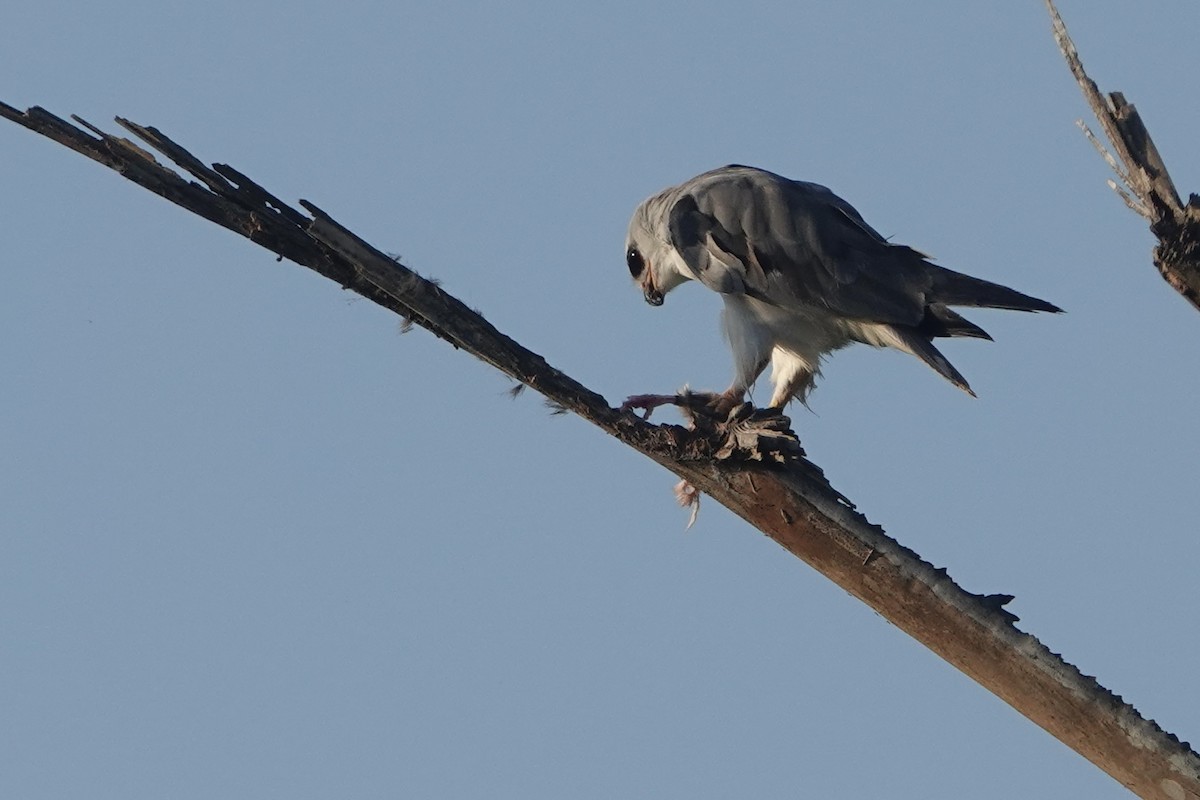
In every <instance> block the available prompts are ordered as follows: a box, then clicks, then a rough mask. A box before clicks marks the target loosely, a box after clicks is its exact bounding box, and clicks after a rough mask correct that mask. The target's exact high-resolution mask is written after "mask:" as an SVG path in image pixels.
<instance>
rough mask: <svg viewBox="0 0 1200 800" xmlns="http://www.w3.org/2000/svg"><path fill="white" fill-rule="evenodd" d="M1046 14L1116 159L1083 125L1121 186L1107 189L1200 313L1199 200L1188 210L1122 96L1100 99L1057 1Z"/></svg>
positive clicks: (1171, 280)
mask: <svg viewBox="0 0 1200 800" xmlns="http://www.w3.org/2000/svg"><path fill="white" fill-rule="evenodd" d="M1046 8H1047V10H1048V11H1049V12H1050V20H1051V22H1052V24H1053V26H1054V39H1055V41H1057V42H1058V48H1059V49H1060V50H1061V51H1062V54H1063V57H1064V58H1066V60H1067V66H1068V67H1070V68H1071V74H1072V75H1074V76H1075V81H1076V82H1077V83H1078V84H1079V88H1080V89H1081V90H1083V97H1084V99H1085V100H1087V104H1088V105H1089V106H1090V107H1091V109H1092V113H1094V114H1095V115H1096V119H1097V120H1098V121H1099V123H1100V129H1101V130H1102V131H1104V136H1105V138H1107V139H1108V141H1109V144H1110V146H1111V148H1112V151H1113V152H1114V153H1115V154H1116V155H1115V157H1114V155H1113V153H1110V152H1109V150H1108V149H1107V148H1106V147H1105V146H1104V144H1103V143H1102V142H1101V141H1100V140H1099V139H1097V138H1096V136H1095V135H1094V134H1093V133H1092V132H1091V130H1089V129H1088V127H1087V125H1085V124H1084V122H1083V121H1082V120H1080V121H1079V126H1080V127H1081V128H1083V132H1084V134H1085V135H1086V136H1087V137H1088V140H1089V141H1090V142H1091V143H1092V144H1093V145H1094V146H1095V147H1096V149H1097V150H1098V151H1099V152H1100V155H1101V156H1102V157H1103V158H1104V160H1105V161H1107V162H1108V165H1109V166H1110V167H1112V170H1113V172H1115V173H1116V175H1117V178H1118V179H1119V181H1120V183H1118V182H1117V181H1113V180H1109V182H1108V185H1109V186H1110V187H1112V189H1113V191H1115V192H1116V193H1117V194H1118V195H1120V197H1121V199H1122V200H1123V201H1124V202H1125V205H1127V206H1129V207H1130V208H1131V209H1133V210H1134V211H1135V212H1136V213H1138V214H1140V215H1141V216H1143V217H1145V218H1146V219H1147V220H1148V221H1149V222H1150V231H1151V232H1152V233H1153V234H1154V236H1155V237H1156V238H1157V239H1158V245H1157V246H1156V247H1155V248H1154V266H1156V267H1157V268H1158V271H1159V272H1160V273H1161V274H1162V276H1163V278H1164V279H1165V280H1166V281H1167V283H1169V284H1171V286H1172V287H1174V289H1175V291H1177V292H1179V293H1180V294H1181V295H1183V296H1184V297H1186V298H1187V300H1188V302H1190V303H1191V304H1192V305H1193V306H1195V307H1196V309H1197V310H1200V196H1197V195H1195V194H1193V195H1191V196H1190V197H1189V198H1188V202H1187V205H1186V206H1185V205H1184V204H1183V201H1182V200H1180V198H1179V193H1178V192H1177V191H1176V190H1175V183H1174V182H1173V181H1172V180H1171V176H1170V174H1169V173H1168V172H1167V167H1166V164H1164V163H1163V160H1162V157H1161V156H1160V155H1159V154H1158V148H1156V147H1155V146H1154V140H1153V139H1151V138H1150V132H1149V131H1148V130H1146V126H1145V124H1143V122H1142V118H1141V116H1140V115H1139V114H1138V112H1137V109H1135V108H1134V107H1133V104H1132V103H1130V102H1128V101H1127V100H1126V99H1125V95H1123V94H1121V93H1120V92H1111V93H1109V95H1108V96H1107V97H1105V96H1104V95H1102V94H1101V93H1100V89H1099V88H1098V87H1097V86H1096V82H1095V81H1093V80H1092V79H1091V78H1089V77H1088V74H1087V73H1086V72H1084V70H1083V62H1082V61H1080V59H1079V51H1077V50H1076V49H1075V43H1074V42H1072V41H1071V37H1070V35H1068V33H1067V26H1066V25H1065V24H1064V23H1063V21H1062V17H1061V16H1059V14H1058V9H1057V8H1055V7H1054V2H1053V0H1046Z"/></svg>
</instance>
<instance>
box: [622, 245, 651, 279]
mask: <svg viewBox="0 0 1200 800" xmlns="http://www.w3.org/2000/svg"><path fill="white" fill-rule="evenodd" d="M625 263H626V264H628V265H629V274H630V275H632V276H633V277H635V278H636V277H638V276H639V275H641V274H642V272H643V271H644V270H645V269H646V261H645V259H643V258H642V254H641V253H639V252H638V249H637V248H636V247H631V248H629V250H628V251H627V252H626V253H625Z"/></svg>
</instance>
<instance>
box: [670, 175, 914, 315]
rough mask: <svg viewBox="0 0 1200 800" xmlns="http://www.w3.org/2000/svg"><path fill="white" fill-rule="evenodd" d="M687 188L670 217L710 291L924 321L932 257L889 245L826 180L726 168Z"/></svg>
mask: <svg viewBox="0 0 1200 800" xmlns="http://www.w3.org/2000/svg"><path fill="white" fill-rule="evenodd" d="M679 188H680V190H681V191H680V198H679V200H678V201H677V202H676V203H675V204H674V206H673V207H672V209H671V211H670V216H669V220H668V227H669V233H670V236H671V241H672V244H673V246H674V247H675V249H676V250H677V251H678V252H679V253H680V255H681V256H682V257H683V259H684V261H685V262H686V263H687V265H688V266H689V268H691V269H692V271H693V272H694V273H695V274H696V276H697V277H698V278H699V279H700V280H701V282H703V283H704V284H706V285H707V286H709V287H710V288H712V289H714V290H716V291H718V292H724V293H745V294H750V295H752V296H756V297H759V298H761V299H764V300H767V301H768V302H771V303H774V304H776V305H780V306H783V307H794V306H801V305H807V306H819V307H823V308H826V309H828V310H830V311H833V312H834V313H836V314H839V315H841V316H845V317H848V318H852V319H859V320H869V321H872V322H882V323H894V324H902V325H916V324H918V323H919V322H920V321H921V319H922V317H923V315H924V308H925V304H926V300H925V293H926V291H927V290H928V288H929V285H930V283H931V280H930V278H929V277H928V275H927V274H926V273H925V271H924V269H923V266H922V265H924V264H927V263H928V262H925V261H924V257H923V256H922V255H921V254H920V253H918V252H917V251H915V250H912V249H911V248H908V247H903V246H897V245H891V244H888V242H887V241H886V240H884V238H883V237H882V236H880V235H879V234H878V233H877V232H876V231H875V230H874V229H872V228H871V227H870V226H869V225H867V223H866V222H864V221H863V219H862V217H861V216H860V215H859V214H858V212H857V211H856V210H855V209H854V208H853V207H852V206H851V205H850V204H848V203H846V202H845V201H844V200H842V199H841V198H839V197H838V196H837V195H835V194H834V193H833V192H831V191H829V190H828V189H826V188H825V187H824V186H819V185H817V184H814V183H805V182H802V181H792V180H788V179H787V178H783V177H780V176H778V175H774V174H772V173H769V172H763V171H761V170H752V169H749V168H744V167H724V168H722V169H719V170H714V171H712V172H709V173H705V174H704V175H701V176H699V177H697V178H694V179H693V180H691V181H689V182H688V183H686V184H684V185H683V186H681V187H679Z"/></svg>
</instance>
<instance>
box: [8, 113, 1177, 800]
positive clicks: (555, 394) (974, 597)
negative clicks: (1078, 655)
mask: <svg viewBox="0 0 1200 800" xmlns="http://www.w3.org/2000/svg"><path fill="white" fill-rule="evenodd" d="M0 116H3V117H6V118H8V119H10V120H12V121H14V122H16V123H18V124H20V125H23V126H25V127H26V128H29V129H30V130H32V131H35V132H37V133H40V134H42V135H44V136H47V137H48V138H50V139H53V140H54V141H56V142H59V143H61V144H63V145H65V146H67V147H70V148H71V149H72V150H75V151H76V152H79V153H82V154H83V155H86V156H88V157H89V158H91V159H93V160H95V161H98V162H100V163H102V164H104V165H106V166H108V167H110V168H112V169H114V170H116V171H117V172H119V173H121V174H122V175H123V176H124V177H126V178H128V179H130V180H132V181H133V182H135V183H137V184H139V185H141V186H143V187H145V188H147V189H149V190H150V191H152V192H155V193H156V194H159V195H161V196H163V197H165V198H167V199H168V200H170V201H172V202H173V203H176V204H178V205H180V206H182V207H183V208H186V209H188V210H189V211H192V212H193V213H196V214H198V215H200V216H202V217H204V218H205V219H208V220H210V221H212V222H215V223H217V224H218V225H221V226H223V227H225V228H228V229H229V230H232V231H235V232H237V233H239V234H241V235H243V236H245V237H247V238H248V239H250V240H251V241H253V242H255V243H256V244H259V245H261V246H263V247H265V248H267V249H268V250H271V251H272V252H274V253H277V254H278V255H279V256H280V257H281V258H287V259H289V260H292V261H294V262H296V263H298V264H302V265H304V266H306V267H309V268H310V269H313V270H315V271H317V272H319V273H320V274H322V275H324V276H326V277H328V278H330V279H331V280H333V281H336V282H337V283H338V284H339V285H341V286H343V287H345V288H347V289H350V290H352V291H355V292H357V293H359V294H361V295H362V296H364V297H366V298H368V299H370V300H373V301H374V302H376V303H378V304H380V305H382V306H384V307H385V308H389V309H391V310H392V311H394V312H396V313H397V314H399V315H401V316H403V317H404V318H406V319H409V320H411V321H412V322H413V323H414V324H417V325H421V326H422V327H424V328H426V329H428V330H429V331H431V332H432V333H434V334H435V335H436V336H438V337H440V338H442V339H445V340H446V341H448V342H450V343H451V344H453V345H454V346H455V347H457V348H460V349H462V350H465V351H467V352H469V353H471V354H472V355H474V356H476V357H477V358H480V359H482V360H483V361H485V362H487V363H489V364H491V365H493V366H495V367H496V368H497V369H499V370H501V371H502V372H504V373H505V374H506V375H509V376H510V377H512V378H513V379H514V380H517V381H519V382H521V383H522V384H524V385H526V386H528V387H530V388H532V389H535V390H536V391H538V392H540V393H542V394H543V395H544V396H545V397H546V398H547V400H548V402H550V403H551V404H553V405H554V406H555V407H557V408H561V409H566V410H569V411H572V412H574V413H576V414H578V415H580V416H581V417H583V418H585V419H587V420H589V421H590V422H592V423H594V424H595V425H597V426H599V427H600V428H601V429H603V430H604V431H605V432H606V433H608V434H610V435H611V436H613V437H615V438H617V439H618V440H620V441H622V442H624V443H625V444H627V445H629V446H630V447H633V448H634V449H636V450H638V451H639V452H641V453H643V454H645V455H646V456H648V457H650V458H652V459H653V460H654V461H656V462H657V463H659V464H661V465H663V466H664V467H666V468H667V469H669V470H671V471H672V472H674V473H675V474H677V475H678V476H680V477H681V478H683V479H685V480H687V481H689V482H690V483H691V484H692V485H693V486H695V487H696V488H697V489H699V490H700V491H701V492H703V493H705V494H707V495H709V496H710V497H712V498H714V499H715V500H717V501H718V502H720V503H722V504H724V505H725V506H727V507H728V508H730V509H731V510H732V511H733V512H734V513H736V514H737V515H739V516H740V517H742V518H743V519H745V520H746V521H747V522H749V523H750V524H751V525H753V526H754V527H756V528H758V529H759V530H760V531H762V532H763V533H764V534H766V535H767V536H770V537H771V538H772V539H774V540H775V541H776V542H778V543H779V544H780V545H782V546H783V547H784V548H785V549H787V550H788V551H789V552H791V553H792V554H794V555H795V556H797V557H798V558H800V559H802V560H803V561H805V562H806V563H807V564H809V565H811V566H812V567H813V568H814V569H816V570H818V571H819V572H821V573H822V574H823V575H825V576H826V577H828V578H829V579H830V580H832V581H834V582H835V583H837V584H838V585H839V586H841V587H842V588H843V589H845V590H846V591H847V592H849V593H850V594H852V595H853V596H855V597H857V598H859V599H860V600H862V601H863V602H865V603H866V604H867V605H869V606H870V607H871V608H873V609H874V610H875V611H877V612H878V613H879V614H881V615H883V616H884V617H885V618H887V619H888V620H890V621H891V622H892V623H893V624H895V625H896V626H897V627H899V628H900V629H902V630H904V631H905V632H907V633H908V634H909V635H911V636H912V637H913V638H915V639H917V640H918V641H919V642H921V643H922V644H924V645H925V646H926V647H928V648H929V649H931V650H933V651H934V652H935V653H937V654H938V655H940V656H941V657H942V658H944V659H945V660H947V661H948V662H950V663H951V664H953V665H954V666H955V667H957V668H958V669H960V670H962V671H963V672H964V673H966V674H967V675H968V676H970V677H971V678H973V679H974V680H976V681H977V682H979V683H980V684H982V685H983V686H984V687H986V688H987V689H988V690H989V691H992V692H993V693H995V694H996V695H998V696H999V697H1001V698H1002V699H1003V700H1004V701H1005V702H1007V703H1009V704H1010V705H1011V706H1012V707H1013V708H1015V709H1016V710H1018V711H1019V712H1021V713H1022V714H1024V715H1025V716H1026V717H1028V718H1029V719H1030V720H1032V721H1033V722H1035V723H1037V724H1038V725H1040V726H1041V727H1042V728H1044V729H1045V730H1047V731H1049V732H1050V733H1051V734H1052V735H1054V736H1055V737H1056V738H1058V739H1059V740H1061V741H1062V742H1063V743H1065V744H1067V745H1068V746H1069V747H1071V748H1073V749H1074V750H1076V751H1077V752H1079V753H1080V754H1082V755H1083V756H1084V757H1086V758H1088V759H1089V760H1090V761H1092V762H1093V763H1094V764H1096V765H1097V766H1098V767H1100V768H1101V769H1103V770H1105V771H1106V772H1107V773H1108V774H1110V775H1111V776H1113V777H1114V778H1115V779H1117V780H1118V781H1120V782H1121V783H1123V784H1124V785H1125V786H1127V787H1129V788H1130V789H1131V790H1132V791H1134V792H1135V793H1136V794H1138V795H1139V796H1141V797H1146V798H1161V799H1163V800H1181V799H1183V798H1191V799H1192V800H1200V756H1197V754H1196V753H1194V752H1193V751H1192V750H1191V749H1190V747H1189V746H1188V745H1187V744H1186V743H1181V742H1180V741H1179V740H1178V739H1176V738H1175V737H1174V736H1173V735H1171V734H1169V733H1166V732H1164V731H1163V730H1162V729H1160V728H1159V727H1158V726H1157V725H1156V724H1155V723H1154V722H1153V721H1150V720H1146V719H1144V718H1143V717H1141V716H1140V715H1139V714H1138V713H1137V711H1136V710H1135V709H1134V708H1133V707H1132V706H1130V705H1128V704H1127V703H1125V702H1124V701H1123V700H1122V699H1121V698H1120V697H1117V696H1115V695H1113V694H1112V693H1111V692H1109V691H1108V690H1107V689H1105V688H1104V687H1102V686H1100V685H1099V684H1098V683H1097V682H1096V681H1095V680H1094V679H1093V678H1091V677H1089V676H1086V675H1083V674H1082V673H1080V671H1079V670H1078V669H1076V668H1075V667H1074V666H1072V665H1070V664H1068V663H1066V662H1065V661H1064V660H1063V659H1061V658H1060V657H1059V656H1058V655H1056V654H1054V653H1052V652H1050V651H1049V650H1048V649H1047V648H1046V647H1045V646H1044V645H1043V644H1041V643H1040V642H1039V641H1038V640H1037V639H1036V638H1034V637H1033V636H1031V635H1029V634H1026V633H1024V632H1022V631H1020V630H1018V629H1017V628H1016V627H1015V626H1014V624H1013V623H1014V622H1016V620H1017V618H1016V617H1015V616H1013V615H1012V614H1010V613H1008V612H1007V611H1006V610H1004V608H1003V606H1004V604H1005V603H1007V602H1008V601H1009V600H1010V599H1011V597H1009V596H1007V595H1001V594H992V595H978V594H972V593H970V592H967V591H965V590H964V589H962V588H961V587H959V586H958V585H957V584H956V583H955V582H954V581H953V580H951V579H950V578H949V576H947V574H946V572H945V570H942V569H937V568H935V567H934V566H933V565H932V564H929V563H927V562H925V561H923V560H922V559H921V558H920V557H919V556H918V555H917V554H916V553H914V552H913V551H911V550H909V549H907V548H905V547H904V546H902V545H900V544H899V543H898V542H896V541H895V540H894V539H892V538H890V537H888V536H887V535H886V534H885V533H884V532H883V529H882V528H879V527H878V526H875V525H872V524H871V523H870V522H868V521H867V520H866V518H864V517H863V516H862V515H861V514H859V513H858V512H857V511H855V510H854V508H853V506H852V505H851V504H850V503H849V502H848V501H847V500H846V499H845V498H844V497H843V496H842V495H840V494H839V493H838V492H836V491H835V490H834V489H833V488H832V487H831V486H830V485H829V483H828V482H827V481H826V480H825V478H824V475H823V474H822V472H821V470H820V469H819V468H818V467H816V466H815V465H813V464H812V463H811V462H809V461H807V460H805V459H804V458H803V450H802V449H801V448H800V446H799V442H798V441H796V440H795V438H794V436H792V435H791V434H790V433H784V432H781V428H782V427H783V426H782V425H781V422H782V423H786V418H780V417H778V416H774V417H772V416H770V415H768V416H766V417H760V416H747V412H745V411H735V413H734V414H733V415H732V416H731V419H730V421H729V422H728V423H718V422H714V421H712V420H706V419H704V418H703V417H698V418H697V419H696V421H695V425H696V429H695V430H689V429H687V428H684V427H682V426H678V425H652V424H650V423H648V422H646V421H644V420H642V419H640V418H638V417H637V416H635V415H634V414H632V413H628V412H621V411H619V410H617V409H615V408H612V407H611V406H610V405H609V403H608V402H607V400H605V398H604V397H602V396H601V395H599V394H597V393H596V392H593V391H591V390H590V389H588V388H587V387H585V386H583V385H582V384H580V383H579V382H577V381H575V380H574V379H572V378H570V377H569V376H567V375H566V374H564V373H562V372H560V371H559V370H557V369H555V368H553V367H552V366H550V365H549V364H547V363H546V361H545V360H544V359H543V358H542V357H541V356H539V355H537V354H536V353H534V352H533V351H531V350H529V349H527V348H525V347H523V346H522V345H520V344H518V343H517V342H515V341H513V340H512V339H510V338H508V337H507V336H505V335H504V334H502V333H501V332H500V331H498V330H496V328H495V327H494V326H492V325H491V324H490V323H489V322H488V321H487V320H485V319H484V318H483V317H482V316H480V315H479V314H478V313H476V312H474V311H472V310H471V309H469V308H467V307H466V306H465V305H463V304H462V303H461V302H460V301H458V300H457V299H456V298H454V297H453V296H451V295H450V294H448V293H446V292H445V291H443V290H442V289H441V288H440V287H438V286H437V285H436V284H435V283H433V282H431V281H428V280H426V279H424V278H422V277H421V276H419V275H417V274H416V273H414V272H412V271H411V270H409V269H407V268H406V267H404V266H403V265H402V264H400V263H399V262H398V261H396V260H395V259H392V258H390V257H388V256H386V255H385V254H383V253H381V252H380V251H378V250H376V249H375V248H373V247H371V246H370V245H369V244H367V243H366V242H364V241H363V240H362V239H360V238H359V237H357V236H355V235H354V234H353V233H352V232H350V231H349V230H347V229H346V228H344V227H342V226H341V225H339V224H338V223H337V222H335V221H334V220H333V219H332V218H331V217H330V216H329V215H328V214H326V213H324V212H323V211H321V210H320V209H319V208H317V207H316V206H314V205H313V204H311V203H307V202H305V201H301V205H302V206H303V207H304V208H305V209H307V210H308V211H309V212H310V214H311V216H308V215H305V214H303V213H301V212H300V211H297V210H296V209H293V208H291V207H290V206H288V205H287V204H285V203H283V202H282V201H280V200H279V199H278V198H276V197H274V196H273V195H272V194H271V193H270V192H268V191H267V190H265V189H264V188H262V187H261V186H259V185H257V184H256V183H254V182H253V181H251V180H250V179H249V178H247V177H246V176H244V175H242V174H241V173H239V172H238V171H237V170H235V169H233V168H231V167H229V166H226V165H221V164H214V165H212V166H211V167H209V166H207V165H205V164H204V163H203V162H201V161H200V160H198V159H197V158H195V157H194V156H192V155H191V154H190V153H188V152H187V151H186V150H184V149H183V148H182V147H180V146H179V145H178V144H176V143H175V142H173V141H171V140H170V139H168V138H167V137H166V136H164V135H163V134H162V133H160V132H159V131H157V130H155V129H154V128H149V127H143V126H140V125H136V124H134V123H131V122H129V121H127V120H123V119H120V118H118V119H117V122H118V123H119V124H120V125H121V126H122V127H124V128H125V129H126V130H128V131H130V132H131V133H133V134H134V135H136V136H137V137H139V138H140V139H141V140H142V141H143V142H145V143H146V144H147V145H148V146H150V147H152V148H154V149H155V150H157V151H158V152H159V153H161V154H163V155H165V156H166V157H168V158H170V159H171V160H172V161H174V162H175V163H176V164H177V165H178V166H179V167H180V168H182V169H183V170H184V171H186V172H187V173H188V174H190V175H191V176H192V177H193V178H194V179H195V180H188V179H185V178H184V177H182V176H181V175H179V174H178V173H176V172H174V171H173V170H171V169H168V168H166V167H164V166H163V165H161V164H159V163H158V162H157V161H156V160H155V159H154V157H153V156H152V155H151V154H150V153H149V152H148V151H146V150H144V149H142V148H141V147H140V146H139V145H136V144H134V143H132V142H130V141H128V140H125V139H122V138H118V137H114V136H110V135H108V134H105V133H103V132H102V131H100V130H99V129H97V128H95V127H93V126H91V125H89V124H88V123H86V122H83V121H82V120H77V121H78V122H79V123H80V125H82V126H83V128H86V130H81V129H80V128H77V127H75V126H73V125H71V124H69V123H67V122H66V121H64V120H62V119H60V118H58V117H56V116H54V115H52V114H50V113H48V112H46V111H45V110H43V109H40V108H32V109H29V110H28V111H26V112H21V111H18V110H17V109H15V108H13V107H11V106H7V105H4V104H3V103H0ZM89 131H90V134H89Z"/></svg>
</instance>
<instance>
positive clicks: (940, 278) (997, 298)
mask: <svg viewBox="0 0 1200 800" xmlns="http://www.w3.org/2000/svg"><path fill="white" fill-rule="evenodd" d="M927 268H928V269H929V270H930V275H931V277H932V278H933V286H932V287H930V291H929V300H930V301H932V302H934V303H940V304H942V305H947V306H974V307H976V308H1006V309H1009V310H1012V311H1048V312H1051V313H1058V312H1060V311H1062V309H1061V308H1059V307H1058V306H1056V305H1054V304H1053V303H1047V302H1046V301H1045V300H1039V299H1038V298H1036V297H1030V296H1029V295H1027V294H1022V293H1021V292H1018V291H1017V290H1016V289H1009V288H1008V287H1007V286H1001V285H1000V284H998V283H992V282H991V281H985V280H982V279H980V278H972V277H971V276H970V275H963V274H962V273H961V272H955V271H954V270H952V269H946V268H945V267H939V266H937V265H935V264H928V265H927ZM951 313H953V312H951ZM955 316H957V315H955ZM960 319H961V317H960ZM957 335H959V336H963V335H968V336H969V335H970V334H962V333H959V334H957Z"/></svg>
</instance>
